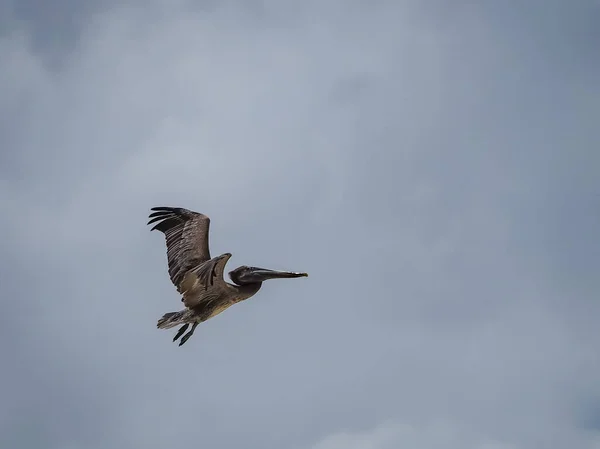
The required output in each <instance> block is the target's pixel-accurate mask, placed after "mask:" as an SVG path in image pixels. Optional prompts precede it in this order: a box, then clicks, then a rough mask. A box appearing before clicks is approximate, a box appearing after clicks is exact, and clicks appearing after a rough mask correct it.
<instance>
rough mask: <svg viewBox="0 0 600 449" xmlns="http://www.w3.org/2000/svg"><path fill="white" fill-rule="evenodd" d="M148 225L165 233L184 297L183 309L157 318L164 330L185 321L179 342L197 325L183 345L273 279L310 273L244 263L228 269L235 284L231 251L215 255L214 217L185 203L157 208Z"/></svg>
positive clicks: (170, 263)
mask: <svg viewBox="0 0 600 449" xmlns="http://www.w3.org/2000/svg"><path fill="white" fill-rule="evenodd" d="M152 210H153V211H155V212H153V213H151V214H150V217H149V218H150V221H149V222H148V224H152V223H156V225H154V227H153V228H152V229H151V230H152V231H153V230H155V229H156V230H159V231H161V232H162V233H163V234H164V235H165V239H166V244H167V263H168V268H169V277H170V278H171V281H172V282H173V284H174V285H175V287H176V288H177V291H178V292H179V293H180V294H181V295H182V298H181V300H182V301H183V304H184V306H185V307H186V308H185V309H184V310H181V311H179V312H170V313H166V314H165V315H163V317H162V318H161V319H160V320H158V324H157V327H158V328H159V329H170V328H172V327H175V326H178V325H180V324H183V326H182V327H181V328H180V329H179V331H178V332H177V334H176V335H175V337H174V338H173V341H175V340H177V339H178V338H179V337H180V336H181V335H182V334H183V333H184V332H185V331H186V330H187V328H188V327H189V324H190V323H192V329H191V330H190V332H188V333H187V334H186V335H184V336H183V337H182V339H181V341H180V343H179V346H181V345H182V344H184V343H185V342H186V341H187V340H188V339H189V338H190V337H191V336H192V334H193V333H194V331H195V329H196V326H198V324H199V323H201V322H203V321H206V320H208V319H209V318H212V317H214V316H216V315H218V314H219V313H221V312H223V311H225V310H226V309H228V308H229V307H231V306H232V305H234V304H236V303H238V302H240V301H243V300H245V299H248V298H250V297H251V296H253V295H255V294H256V292H258V291H259V290H260V288H261V286H262V282H263V281H265V280H268V279H277V278H296V277H303V276H308V275H307V274H306V273H297V272H290V271H275V270H268V269H265V268H257V267H248V266H241V267H238V268H236V269H235V270H233V271H231V272H230V273H229V277H230V279H231V280H232V281H233V282H234V284H230V283H228V282H226V281H225V280H224V275H223V273H224V270H225V265H226V264H227V261H229V259H230V258H231V253H224V254H221V255H220V256H217V257H214V258H211V257H210V251H209V245H208V234H209V228H210V219H209V218H208V217H207V216H206V215H204V214H201V213H198V212H193V211H191V210H188V209H183V208H180V207H153V208H152Z"/></svg>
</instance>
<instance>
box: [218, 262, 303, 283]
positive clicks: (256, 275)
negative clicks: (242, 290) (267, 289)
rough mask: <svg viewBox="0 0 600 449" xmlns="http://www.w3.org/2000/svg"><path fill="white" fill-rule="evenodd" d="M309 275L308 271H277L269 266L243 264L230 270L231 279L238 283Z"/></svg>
mask: <svg viewBox="0 0 600 449" xmlns="http://www.w3.org/2000/svg"><path fill="white" fill-rule="evenodd" d="M306 276H308V274H307V273H297V272H294V271H277V270H269V269H267V268H258V267H247V266H245V265H244V266H241V267H238V268H236V269H235V270H233V271H230V272H229V277H230V279H231V280H232V281H233V282H235V283H236V284H238V285H246V284H256V283H259V282H263V281H267V280H269V279H287V278H300V277H306Z"/></svg>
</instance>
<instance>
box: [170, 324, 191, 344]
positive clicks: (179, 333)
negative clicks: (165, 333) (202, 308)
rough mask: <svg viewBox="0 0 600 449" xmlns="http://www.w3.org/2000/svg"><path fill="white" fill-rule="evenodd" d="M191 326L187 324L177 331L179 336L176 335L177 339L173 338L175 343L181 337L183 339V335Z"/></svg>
mask: <svg viewBox="0 0 600 449" xmlns="http://www.w3.org/2000/svg"><path fill="white" fill-rule="evenodd" d="M189 326H190V323H186V324H184V325H183V326H181V327H180V328H179V330H178V331H177V334H176V335H175V337H173V341H175V340H177V339H178V338H179V337H181V336H182V335H183V333H184V332H185V330H186V329H187V328H188V327H189Z"/></svg>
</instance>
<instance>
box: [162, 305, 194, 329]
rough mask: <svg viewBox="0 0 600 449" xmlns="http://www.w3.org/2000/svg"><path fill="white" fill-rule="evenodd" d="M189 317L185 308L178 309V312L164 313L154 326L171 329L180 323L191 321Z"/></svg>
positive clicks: (188, 312)
mask: <svg viewBox="0 0 600 449" xmlns="http://www.w3.org/2000/svg"><path fill="white" fill-rule="evenodd" d="M190 318H191V317H190V311H189V310H187V309H185V310H180V311H179V312H169V313H165V314H164V315H163V316H162V318H161V319H159V320H158V323H157V324H156V327H158V328H159V329H171V328H172V327H175V326H178V325H180V324H185V323H189V322H191V320H190Z"/></svg>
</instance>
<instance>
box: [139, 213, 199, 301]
mask: <svg viewBox="0 0 600 449" xmlns="http://www.w3.org/2000/svg"><path fill="white" fill-rule="evenodd" d="M151 210H153V211H156V212H154V213H152V214H150V216H149V218H150V219H151V220H150V221H149V222H148V224H151V223H155V222H158V223H156V225H155V226H154V227H153V228H152V229H151V231H154V230H155V229H157V230H159V231H161V232H162V233H163V234H165V239H166V243H167V262H168V265H169V277H170V278H171V282H173V284H174V285H175V287H177V290H178V291H180V292H181V289H180V284H181V282H182V280H183V278H184V276H185V274H186V273H187V272H188V271H189V270H191V269H193V268H196V267H198V266H199V265H201V264H202V263H203V262H206V261H208V260H210V251H209V248H208V231H209V227H210V219H209V218H208V217H207V216H206V215H203V214H201V213H198V212H193V211H191V210H187V209H183V208H181V207H153V208H152V209H151Z"/></svg>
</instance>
